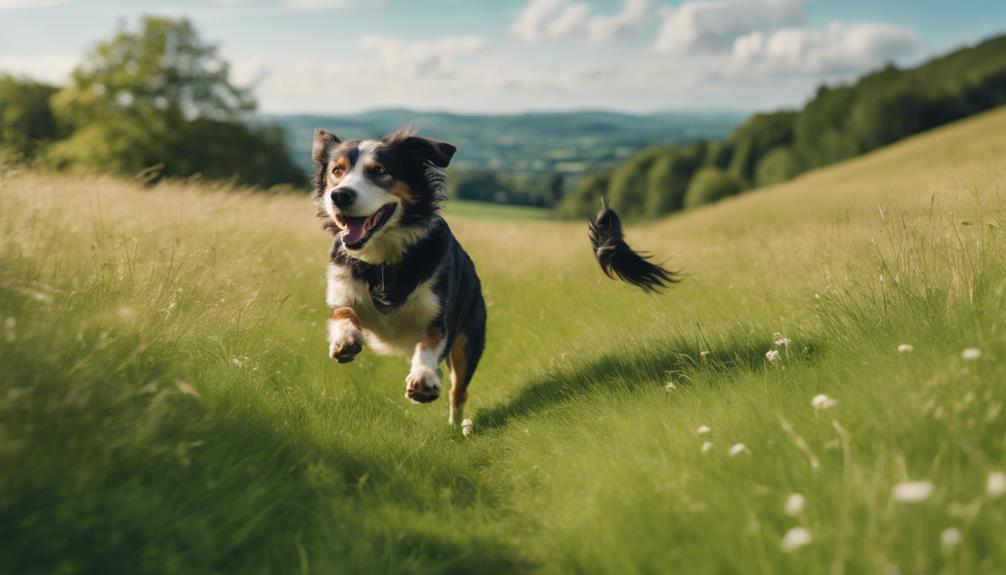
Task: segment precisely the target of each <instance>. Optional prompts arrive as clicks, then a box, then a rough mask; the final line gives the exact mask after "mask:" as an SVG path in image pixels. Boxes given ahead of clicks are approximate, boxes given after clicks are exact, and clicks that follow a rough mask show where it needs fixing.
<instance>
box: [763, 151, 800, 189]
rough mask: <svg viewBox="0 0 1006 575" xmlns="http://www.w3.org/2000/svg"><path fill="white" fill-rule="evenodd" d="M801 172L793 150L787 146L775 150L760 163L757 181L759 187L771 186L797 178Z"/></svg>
mask: <svg viewBox="0 0 1006 575" xmlns="http://www.w3.org/2000/svg"><path fill="white" fill-rule="evenodd" d="M801 171H803V170H801V169H800V163H799V161H798V160H797V158H796V154H794V153H793V149H792V148H789V147H785V146H780V147H778V148H775V149H774V150H772V151H771V152H769V153H768V154H766V155H765V157H763V158H762V159H761V161H760V162H758V169H757V171H756V173H755V181H756V183H757V185H759V186H769V185H772V184H777V183H779V182H785V181H786V180H788V179H790V178H793V177H795V176H796V175H797V174H799V173H800V172H801Z"/></svg>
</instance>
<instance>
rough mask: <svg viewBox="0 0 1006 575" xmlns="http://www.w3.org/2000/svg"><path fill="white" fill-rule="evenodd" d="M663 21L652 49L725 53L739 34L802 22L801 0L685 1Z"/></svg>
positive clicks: (664, 16)
mask: <svg viewBox="0 0 1006 575" xmlns="http://www.w3.org/2000/svg"><path fill="white" fill-rule="evenodd" d="M662 20H663V22H662V24H661V27H660V34H659V35H658V37H657V41H656V42H655V43H654V44H653V50H654V51H655V52H658V53H664V54H687V53H697V52H726V51H729V50H730V47H731V46H732V45H733V43H734V39H736V38H738V37H739V36H742V35H744V34H747V33H749V32H752V31H759V30H772V29H776V28H780V27H783V26H787V25H792V24H796V23H799V22H800V21H802V20H803V0H688V1H686V2H684V3H682V4H681V5H680V6H679V7H677V8H671V9H667V10H665V11H664V13H663V17H662Z"/></svg>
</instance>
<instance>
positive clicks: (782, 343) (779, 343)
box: [773, 337, 793, 347]
mask: <svg viewBox="0 0 1006 575" xmlns="http://www.w3.org/2000/svg"><path fill="white" fill-rule="evenodd" d="M773 343H774V344H775V345H776V347H789V344H791V343H793V340H791V339H790V338H788V337H780V338H779V339H777V340H775V341H774V342H773Z"/></svg>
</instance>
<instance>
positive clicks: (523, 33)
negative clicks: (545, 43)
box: [510, 0, 569, 42]
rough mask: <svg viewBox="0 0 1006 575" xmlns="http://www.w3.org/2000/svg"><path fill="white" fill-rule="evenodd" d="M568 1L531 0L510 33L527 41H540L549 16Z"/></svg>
mask: <svg viewBox="0 0 1006 575" xmlns="http://www.w3.org/2000/svg"><path fill="white" fill-rule="evenodd" d="M568 3H569V0H531V1H530V2H528V4H527V6H525V7H524V9H523V10H521V13H520V16H518V17H517V21H515V22H514V23H513V25H512V26H511V27H510V33H511V34H513V36H514V37H515V38H520V39H521V40H524V41H525V42H536V41H538V40H539V39H540V38H541V37H542V36H543V33H542V32H543V30H542V29H543V27H544V26H545V22H546V21H547V19H548V17H549V16H552V15H554V13H555V12H556V11H558V10H559V9H561V8H562V7H563V6H565V5H566V4H568Z"/></svg>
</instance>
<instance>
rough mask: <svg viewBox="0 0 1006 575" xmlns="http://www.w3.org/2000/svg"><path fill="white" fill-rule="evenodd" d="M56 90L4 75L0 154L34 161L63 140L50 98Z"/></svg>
mask: <svg viewBox="0 0 1006 575" xmlns="http://www.w3.org/2000/svg"><path fill="white" fill-rule="evenodd" d="M55 92H56V88H54V87H52V86H48V85H46V84H40V83H38V82H33V81H31V80H19V79H17V78H14V77H13V76H8V75H0V151H3V152H6V153H8V154H14V155H15V156H18V157H20V158H31V157H32V156H34V155H35V153H36V152H37V151H38V150H39V148H40V147H42V146H44V145H45V143H46V142H48V141H50V140H53V139H55V138H56V137H58V136H59V128H58V126H57V124H56V118H55V116H54V115H53V113H52V109H51V108H50V107H49V98H50V97H51V96H52V95H53V94H54V93H55Z"/></svg>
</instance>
